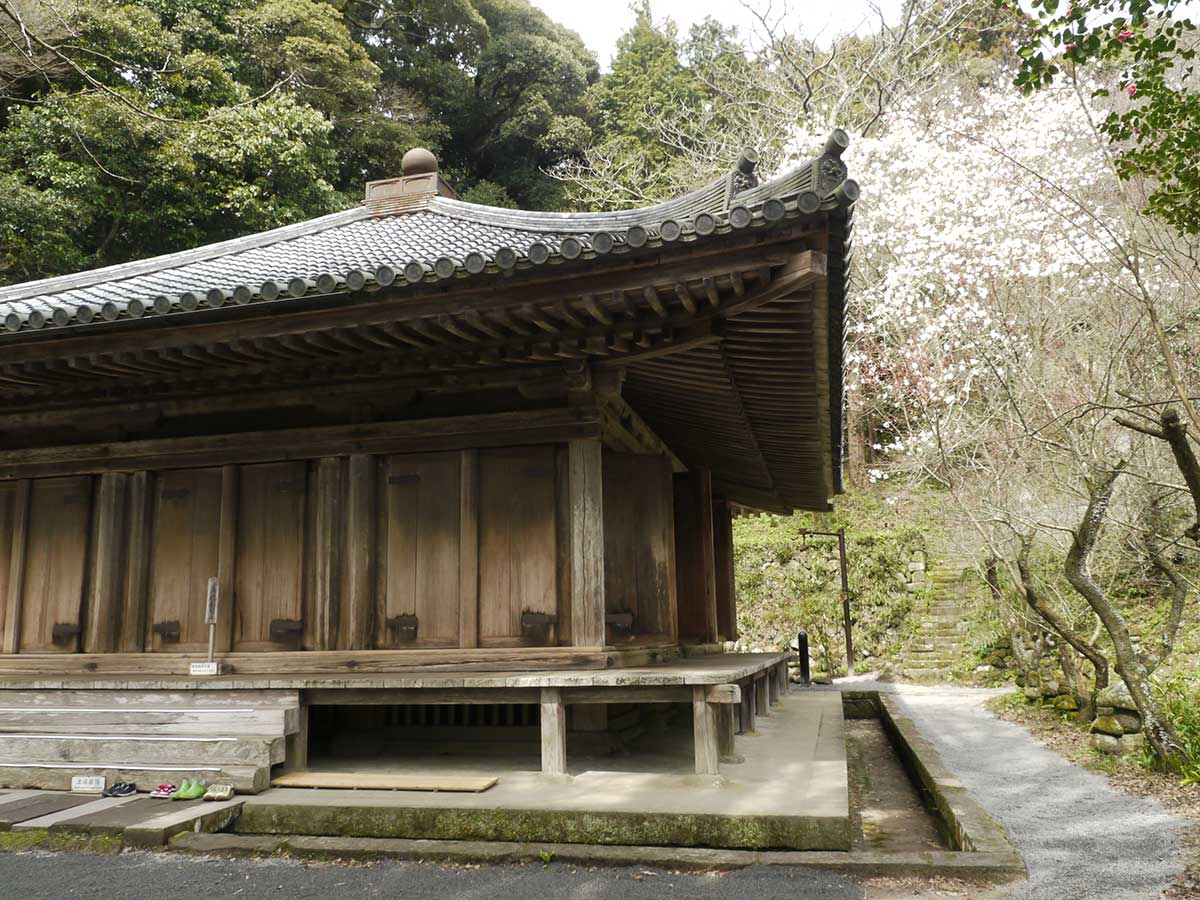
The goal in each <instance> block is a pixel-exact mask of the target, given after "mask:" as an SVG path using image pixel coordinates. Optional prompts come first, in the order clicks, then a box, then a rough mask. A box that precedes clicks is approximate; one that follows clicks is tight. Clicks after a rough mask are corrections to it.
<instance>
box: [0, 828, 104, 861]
mask: <svg viewBox="0 0 1200 900" xmlns="http://www.w3.org/2000/svg"><path fill="white" fill-rule="evenodd" d="M23 850H72V851H75V852H77V853H96V854H101V855H105V856H113V855H116V854H118V853H120V852H121V838H120V837H119V836H118V835H112V834H69V833H64V832H57V831H48V830H46V829H45V828H35V829H31V830H29V831H5V832H0V852H8V853H19V852H21V851H23Z"/></svg>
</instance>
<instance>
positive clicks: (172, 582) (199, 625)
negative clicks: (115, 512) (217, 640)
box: [146, 468, 222, 653]
mask: <svg viewBox="0 0 1200 900" xmlns="http://www.w3.org/2000/svg"><path fill="white" fill-rule="evenodd" d="M221 479H222V476H221V469H220V468H211V469H175V470H171V471H167V472H161V473H160V474H159V475H158V477H157V478H156V479H155V485H154V519H153V522H154V527H153V535H154V536H153V541H152V549H151V551H150V600H149V605H148V608H147V616H146V648H147V649H149V650H156V651H162V652H166V653H180V652H189V653H190V652H197V651H202V650H207V649H208V626H207V625H205V624H204V604H205V597H206V595H207V593H208V579H210V578H212V577H213V576H218V575H219V574H220V564H219V560H220V529H221ZM171 622H178V623H179V640H178V641H175V640H172V639H170V638H169V637H166V636H164V635H162V634H161V633H159V632H157V631H156V630H155V629H154V626H155V625H158V626H160V627H161V626H163V625H166V624H168V623H171Z"/></svg>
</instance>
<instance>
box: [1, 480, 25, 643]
mask: <svg viewBox="0 0 1200 900" xmlns="http://www.w3.org/2000/svg"><path fill="white" fill-rule="evenodd" d="M31 488H32V483H31V482H30V480H29V479H28V478H23V479H22V480H21V481H19V482H18V483H17V497H16V500H15V501H14V502H15V506H14V508H13V530H12V550H11V555H10V556H9V561H8V563H9V564H8V596H7V597H6V598H5V611H4V652H5V653H16V652H17V650H19V649H20V647H21V608H22V601H23V600H24V598H25V551H26V549H27V546H28V543H29V541H28V536H29V497H30V495H31V493H32V490H31Z"/></svg>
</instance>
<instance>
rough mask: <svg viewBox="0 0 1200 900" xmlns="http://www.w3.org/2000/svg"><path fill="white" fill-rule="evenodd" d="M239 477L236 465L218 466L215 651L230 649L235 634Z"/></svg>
mask: <svg viewBox="0 0 1200 900" xmlns="http://www.w3.org/2000/svg"><path fill="white" fill-rule="evenodd" d="M238 476H239V471H238V467H237V466H222V467H221V524H220V532H219V534H218V538H217V548H218V549H217V581H218V583H219V585H220V593H219V594H218V606H217V622H218V628H217V650H222V651H228V650H230V649H232V647H233V642H234V640H235V638H236V632H237V624H236V622H235V621H234V620H235V616H234V612H235V610H236V607H237V598H236V597H234V595H233V593H234V564H235V561H236V559H237V520H238Z"/></svg>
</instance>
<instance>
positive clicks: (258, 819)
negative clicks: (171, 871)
mask: <svg viewBox="0 0 1200 900" xmlns="http://www.w3.org/2000/svg"><path fill="white" fill-rule="evenodd" d="M235 829H236V831H237V832H239V833H241V834H307V835H336V836H343V837H351V836H355V837H385V838H428V839H431V840H476V841H512V842H517V843H567V844H610V845H660V846H676V847H728V848H745V849H753V848H773V847H783V848H792V849H805V850H846V849H849V846H850V832H849V822H848V820H847V819H844V818H829V819H822V818H816V817H813V818H795V817H788V816H718V815H662V814H654V815H644V814H639V813H579V812H563V811H558V810H514V809H488V810H462V809H408V808H395V807H393V808H387V809H383V808H374V807H313V806H307V805H306V806H285V805H282V804H280V805H266V804H254V805H247V806H246V807H245V808H244V809H243V811H242V815H241V817H240V818H239V819H238V821H237V823H236V825H235Z"/></svg>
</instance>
